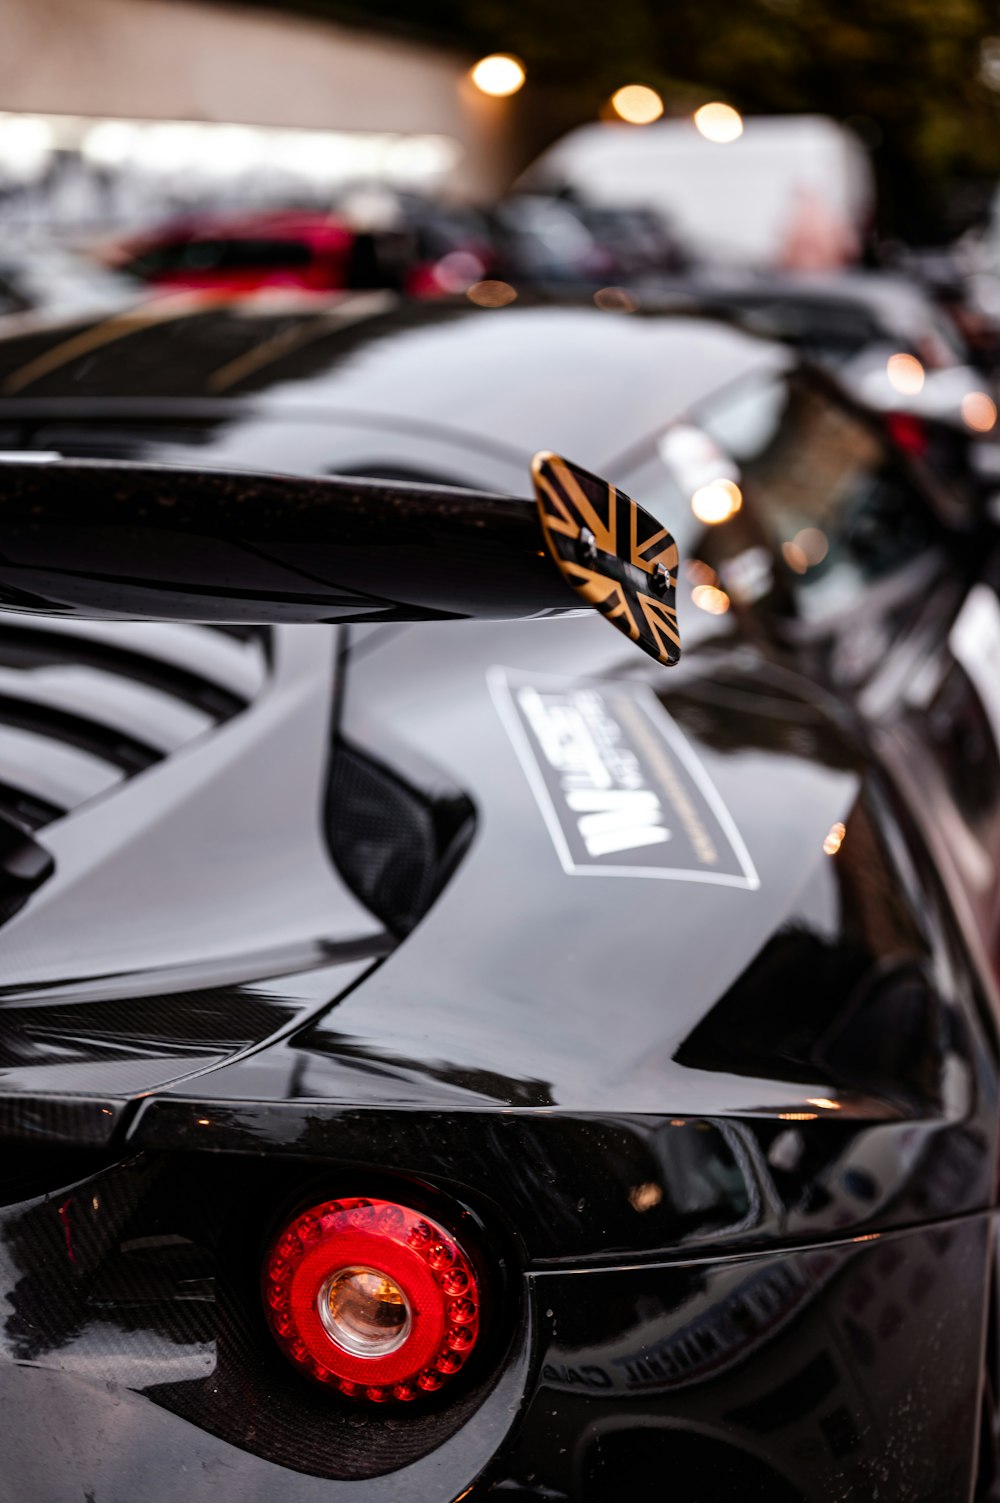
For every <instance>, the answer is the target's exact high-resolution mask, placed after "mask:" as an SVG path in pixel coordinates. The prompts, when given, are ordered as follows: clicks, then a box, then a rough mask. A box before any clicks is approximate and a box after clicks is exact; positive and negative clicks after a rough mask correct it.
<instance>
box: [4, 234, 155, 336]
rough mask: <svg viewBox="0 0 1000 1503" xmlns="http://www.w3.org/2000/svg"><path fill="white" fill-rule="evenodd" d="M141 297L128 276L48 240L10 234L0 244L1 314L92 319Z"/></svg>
mask: <svg viewBox="0 0 1000 1503" xmlns="http://www.w3.org/2000/svg"><path fill="white" fill-rule="evenodd" d="M141 295H142V294H141V292H140V290H139V289H138V288H137V287H136V286H135V283H134V282H132V281H130V280H129V279H128V278H126V277H123V276H119V275H117V274H116V273H115V272H114V271H112V270H110V269H108V268H106V267H104V266H100V265H98V264H97V263H95V262H94V261H93V260H91V259H90V258H89V257H88V256H85V255H83V254H82V253H80V252H78V251H74V250H72V249H70V248H69V247H68V246H64V245H61V244H59V243H57V242H54V241H52V240H50V239H47V238H40V237H37V236H29V237H24V238H20V239H19V238H18V237H17V236H16V235H14V234H13V233H11V232H9V231H8V233H7V234H6V236H5V238H4V240H3V243H2V245H0V314H5V313H28V312H35V313H42V314H46V315H48V316H50V317H53V318H76V317H81V318H87V317H95V316H96V315H98V314H100V313H103V312H107V313H111V312H114V311H115V310H116V309H119V308H123V307H125V306H126V305H127V304H129V303H134V302H136V301H138V300H139V298H140V297H141Z"/></svg>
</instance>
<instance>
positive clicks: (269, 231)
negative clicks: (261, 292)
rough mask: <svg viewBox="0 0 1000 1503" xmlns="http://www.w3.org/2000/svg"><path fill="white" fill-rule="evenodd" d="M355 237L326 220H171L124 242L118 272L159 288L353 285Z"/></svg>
mask: <svg viewBox="0 0 1000 1503" xmlns="http://www.w3.org/2000/svg"><path fill="white" fill-rule="evenodd" d="M356 241H357V237H356V236H355V234H354V233H353V231H351V230H350V229H348V228H347V226H346V225H345V224H343V223H342V222H341V221H340V220H338V219H335V218H332V217H331V216H330V215H328V214H316V213H309V212H303V211H284V210H282V211H279V212H274V213H265V214H262V213H255V214H252V215H242V216H233V217H231V218H225V219H223V218H212V219H207V218H205V217H198V218H194V219H188V220H183V221H176V220H175V221H174V222H173V223H172V224H169V225H167V226H165V227H163V228H162V229H160V230H158V231H157V232H155V233H153V234H151V235H146V236H143V237H142V238H141V239H136V240H132V241H129V242H127V243H126V244H125V245H124V246H123V247H122V251H121V256H122V259H121V260H120V262H119V263H118V269H119V270H121V271H124V272H126V273H128V274H129V275H130V276H134V277H136V278H138V279H140V280H142V281H144V282H150V283H153V284H154V285H156V286H161V287H190V288H202V287H204V288H212V289H219V290H223V291H228V292H252V291H253V290H255V289H256V288H259V287H297V288H301V289H303V290H305V291H312V292H330V291H337V290H340V289H342V288H345V287H349V286H351V285H356V283H354V282H353V280H352V263H353V260H354V257H355V254H356Z"/></svg>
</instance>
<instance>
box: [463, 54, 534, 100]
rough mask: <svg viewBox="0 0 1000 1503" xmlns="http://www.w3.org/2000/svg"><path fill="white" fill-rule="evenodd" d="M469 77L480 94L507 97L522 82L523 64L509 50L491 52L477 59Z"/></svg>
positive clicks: (514, 91)
mask: <svg viewBox="0 0 1000 1503" xmlns="http://www.w3.org/2000/svg"><path fill="white" fill-rule="evenodd" d="M469 77H470V78H471V79H472V82H473V83H474V84H475V86H476V88H477V89H478V90H479V92H480V93H481V94H489V95H490V96H491V97H492V98H493V99H509V98H510V96H511V95H512V94H516V93H517V91H518V89H519V88H520V87H521V85H522V84H523V83H524V77H525V74H524V64H523V63H522V62H521V60H520V58H516V57H513V56H512V55H511V54H510V53H509V52H491V53H490V55H489V57H481V58H480V59H479V61H478V63H477V64H476V66H475V67H474V68H473V69H472V71H471V73H470V74H469Z"/></svg>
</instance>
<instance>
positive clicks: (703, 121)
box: [694, 100, 743, 146]
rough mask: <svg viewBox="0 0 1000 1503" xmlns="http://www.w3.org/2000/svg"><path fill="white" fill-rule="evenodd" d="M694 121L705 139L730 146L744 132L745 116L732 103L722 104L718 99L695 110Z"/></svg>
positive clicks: (717, 144) (718, 144) (719, 144)
mask: <svg viewBox="0 0 1000 1503" xmlns="http://www.w3.org/2000/svg"><path fill="white" fill-rule="evenodd" d="M694 123H695V125H696V126H697V128H698V130H699V131H700V132H701V134H702V135H703V136H704V137H705V140H706V141H713V142H714V143H715V145H716V146H728V145H729V144H730V143H731V142H732V141H738V140H739V138H740V136H742V134H743V116H742V115H741V114H740V112H739V110H734V109H733V107H732V105H731V104H720V103H719V101H718V100H713V101H712V103H711V104H703V105H702V107H701V109H700V110H695V112H694Z"/></svg>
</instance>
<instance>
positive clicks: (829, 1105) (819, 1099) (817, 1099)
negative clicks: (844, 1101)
mask: <svg viewBox="0 0 1000 1503" xmlns="http://www.w3.org/2000/svg"><path fill="white" fill-rule="evenodd" d="M806 1105H807V1106H821V1107H822V1108H823V1110H824V1111H827V1112H839V1111H840V1102H839V1101H831V1100H830V1098H829V1096H807V1097H806Z"/></svg>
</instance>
